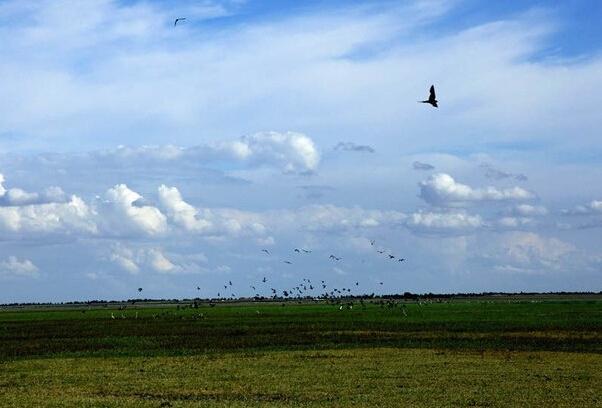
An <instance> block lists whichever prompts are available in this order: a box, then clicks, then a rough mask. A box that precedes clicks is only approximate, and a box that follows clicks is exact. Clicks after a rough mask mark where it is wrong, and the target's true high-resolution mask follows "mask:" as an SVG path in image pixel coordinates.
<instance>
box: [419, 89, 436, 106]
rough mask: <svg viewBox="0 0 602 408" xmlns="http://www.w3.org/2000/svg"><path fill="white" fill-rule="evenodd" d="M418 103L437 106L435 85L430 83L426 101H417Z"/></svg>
mask: <svg viewBox="0 0 602 408" xmlns="http://www.w3.org/2000/svg"><path fill="white" fill-rule="evenodd" d="M418 102H420V103H430V104H431V105H433V107H435V108H438V107H439V106H438V105H437V96H436V95H435V85H431V89H430V90H429V98H428V99H427V100H426V101H418Z"/></svg>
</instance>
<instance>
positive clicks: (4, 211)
mask: <svg viewBox="0 0 602 408" xmlns="http://www.w3.org/2000/svg"><path fill="white" fill-rule="evenodd" d="M176 17H186V18H187V20H186V21H185V22H184V23H181V24H179V25H178V27H175V28H174V27H173V20H174V18H176ZM601 17H602V5H600V3H599V2H594V1H562V2H560V1H558V2H554V1H533V2H524V1H508V2H495V3H492V4H487V5H485V4H483V3H482V2H477V1H468V0H467V1H460V0H458V1H445V0H440V1H438V0H433V1H408V2H374V1H371V2H348V1H345V2H343V1H314V2H303V3H299V2H276V1H267V2H254V1H223V2H222V1H210V0H208V1H200V2H192V1H191V2H152V1H151V2H138V1H128V2H116V1H110V0H95V1H89V2H71V1H41V2H36V3H24V2H19V1H10V0H9V1H3V2H0V52H2V54H3V58H2V60H0V90H1V91H2V95H3V98H2V99H1V100H0V174H1V175H2V176H1V177H0V181H1V183H0V186H1V187H0V302H13V301H64V300H85V299H100V298H102V299H120V298H128V297H133V296H137V292H136V291H135V289H136V288H138V287H140V286H142V287H144V288H145V294H146V295H147V296H149V297H169V298H172V297H190V296H197V295H200V296H215V295H216V294H217V292H218V290H219V289H220V288H223V283H224V281H228V280H232V281H233V282H235V294H236V295H252V294H253V293H252V290H251V289H250V286H251V285H253V284H254V283H256V282H257V281H258V280H261V278H263V277H264V276H266V277H267V278H268V279H269V281H270V282H271V284H272V285H273V286H274V287H277V288H279V289H285V288H290V287H291V286H295V285H296V284H297V283H298V282H300V281H301V279H302V278H311V279H317V280H322V279H324V280H326V281H327V282H330V283H331V284H332V285H338V286H345V285H347V286H349V285H350V283H351V282H355V281H358V282H360V283H361V286H360V287H358V290H362V291H368V292H372V291H376V292H381V291H382V292H387V293H390V292H399V291H406V290H409V291H413V292H454V291H496V290H504V291H521V290H525V291H530V290H542V291H547V290H596V291H598V290H602V274H601V268H602V252H601V251H600V248H601V247H602V246H601V244H602V242H601V238H602V235H601V234H600V228H601V227H602V185H601V183H600V179H601V177H602V163H601V162H600V157H601V156H600V153H601V145H600V125H601V121H600V118H599V116H600V115H599V112H598V107H597V105H598V102H599V100H600V97H599V95H598V91H597V90H598V89H600V87H601V85H602V77H601V76H600V72H602V55H601V40H602V29H601V28H600V26H599V24H598V22H599V21H600V19H601ZM431 84H435V86H436V88H437V93H438V99H439V100H440V107H439V109H434V108H431V107H429V106H426V105H422V104H417V103H416V101H417V100H421V99H423V98H424V97H425V96H426V94H427V90H428V87H429V86H430V85H431ZM372 240H374V241H375V245H374V246H373V245H370V241H372ZM295 247H297V248H305V249H310V250H312V253H311V254H307V255H305V256H299V254H298V253H295V252H293V249H294V248H295ZM262 249H269V251H270V253H271V255H270V256H266V255H265V253H263V252H261V250H262ZM377 251H383V254H380V253H379V252H377ZM330 254H337V256H340V257H341V258H342V260H341V261H332V260H330V259H329V255H330ZM384 254H392V255H394V256H396V257H404V258H405V259H406V261H404V262H403V263H398V262H394V261H393V262H390V259H389V258H388V257H385V256H384ZM285 260H287V261H291V262H292V264H290V265H289V264H285V263H284V261H285ZM380 282H383V285H380ZM197 286H199V287H200V288H201V289H200V290H197V289H196V287H197ZM264 289H266V288H264Z"/></svg>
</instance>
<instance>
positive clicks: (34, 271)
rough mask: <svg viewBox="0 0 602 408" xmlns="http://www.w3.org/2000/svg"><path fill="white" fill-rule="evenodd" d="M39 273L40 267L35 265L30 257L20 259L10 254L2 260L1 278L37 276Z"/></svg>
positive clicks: (0, 261) (0, 262) (0, 264)
mask: <svg viewBox="0 0 602 408" xmlns="http://www.w3.org/2000/svg"><path fill="white" fill-rule="evenodd" d="M39 275H40V274H39V270H38V267H37V266H35V265H34V264H33V262H31V261H30V260H29V259H23V260H19V259H18V258H17V257H15V256H9V257H8V258H7V259H5V260H0V278H2V277H4V278H6V277H26V278H37V277H38V276H39Z"/></svg>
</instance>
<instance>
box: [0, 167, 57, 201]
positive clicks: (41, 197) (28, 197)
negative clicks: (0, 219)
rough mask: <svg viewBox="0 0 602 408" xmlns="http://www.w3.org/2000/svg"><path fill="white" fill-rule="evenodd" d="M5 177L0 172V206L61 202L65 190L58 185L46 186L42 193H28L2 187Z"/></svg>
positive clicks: (18, 189)
mask: <svg viewBox="0 0 602 408" xmlns="http://www.w3.org/2000/svg"><path fill="white" fill-rule="evenodd" d="M4 182H5V178H4V175H3V174H1V173H0V206H22V205H29V204H45V203H63V202H65V201H66V196H65V192H64V191H63V190H62V189H61V188H60V187H48V188H47V189H46V190H45V191H44V192H42V193H35V192H34V193H30V192H27V191H25V190H23V189H20V188H9V189H7V188H6V187H4Z"/></svg>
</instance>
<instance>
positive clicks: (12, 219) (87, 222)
mask: <svg viewBox="0 0 602 408" xmlns="http://www.w3.org/2000/svg"><path fill="white" fill-rule="evenodd" d="M94 218H95V214H94V211H93V209H91V208H90V207H89V206H88V205H87V204H86V203H85V202H84V201H83V200H82V199H81V198H79V197H77V196H75V195H73V196H71V199H70V200H69V201H68V202H66V203H49V204H29V205H23V206H10V207H0V231H2V232H4V233H5V234H14V235H20V236H23V235H25V236H28V235H29V236H31V235H33V236H36V235H35V234H39V233H63V234H67V235H71V234H73V233H75V234H94V233H96V232H97V231H98V229H97V225H96V223H95V222H94Z"/></svg>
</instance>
